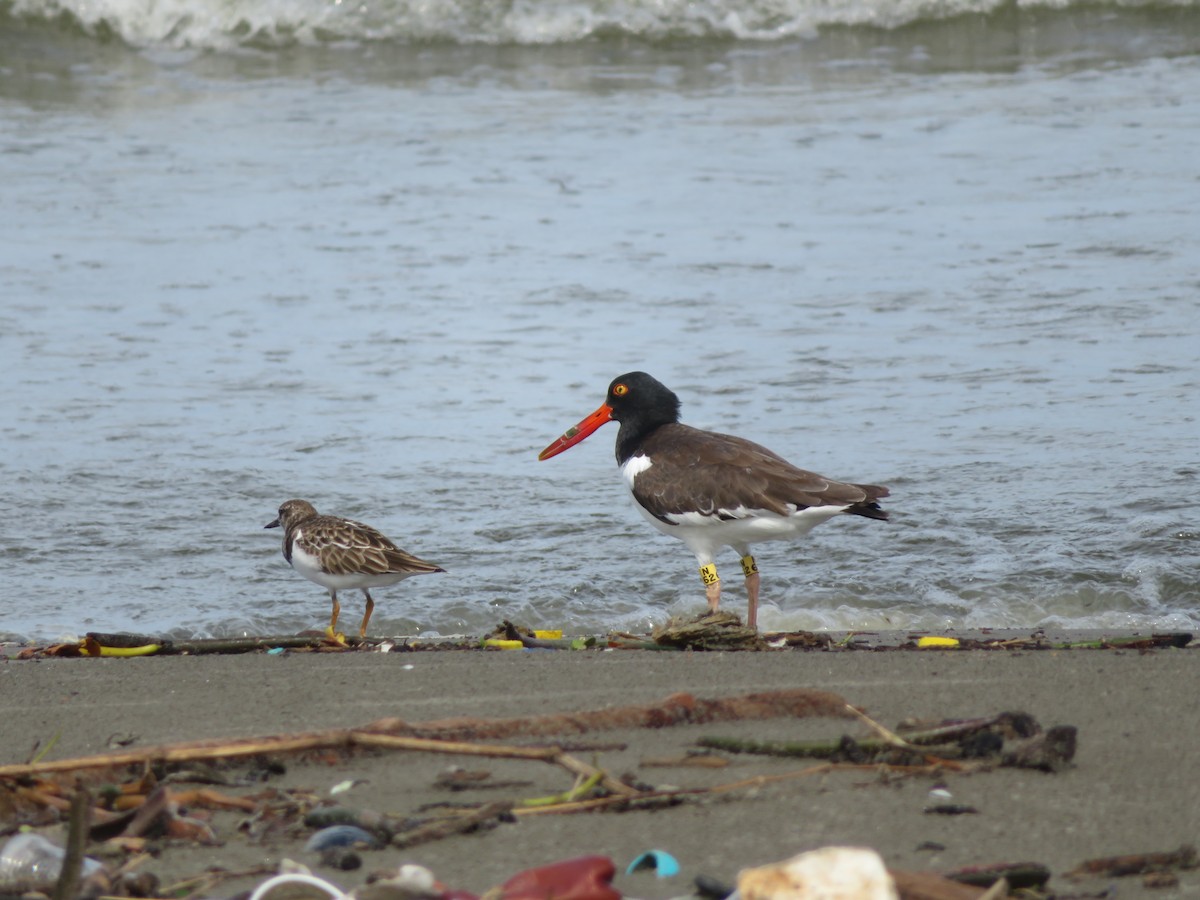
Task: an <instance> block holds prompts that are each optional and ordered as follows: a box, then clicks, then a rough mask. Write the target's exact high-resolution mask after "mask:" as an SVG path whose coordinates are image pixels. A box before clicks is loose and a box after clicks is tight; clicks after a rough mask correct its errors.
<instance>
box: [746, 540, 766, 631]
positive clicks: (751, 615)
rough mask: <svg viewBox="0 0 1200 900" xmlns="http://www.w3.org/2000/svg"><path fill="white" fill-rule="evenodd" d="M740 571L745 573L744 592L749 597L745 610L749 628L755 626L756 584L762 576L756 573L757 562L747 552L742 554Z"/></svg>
mask: <svg viewBox="0 0 1200 900" xmlns="http://www.w3.org/2000/svg"><path fill="white" fill-rule="evenodd" d="M742 571H743V572H744V573H745V574H746V594H747V595H748V596H749V598H750V605H749V607H748V608H747V610H746V625H747V626H748V627H750V628H757V627H758V585H759V582H761V581H762V577H761V576H760V575H759V574H758V563H756V562H755V561H754V557H753V556H751V555H750V554H749V553H746V554H743V556H742Z"/></svg>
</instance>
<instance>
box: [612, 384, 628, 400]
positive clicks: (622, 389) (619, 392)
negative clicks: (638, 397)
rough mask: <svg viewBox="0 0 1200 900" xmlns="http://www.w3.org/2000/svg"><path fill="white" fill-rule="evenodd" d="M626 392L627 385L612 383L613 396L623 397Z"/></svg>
mask: <svg viewBox="0 0 1200 900" xmlns="http://www.w3.org/2000/svg"><path fill="white" fill-rule="evenodd" d="M628 393H629V388H628V387H627V386H625V385H623V384H614V385H613V396H614V397H624V396H625V395H626V394H628Z"/></svg>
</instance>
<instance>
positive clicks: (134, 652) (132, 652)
mask: <svg viewBox="0 0 1200 900" xmlns="http://www.w3.org/2000/svg"><path fill="white" fill-rule="evenodd" d="M161 649H162V644H145V645H144V646H141V647H105V646H103V645H101V646H100V655H101V656H151V655H153V654H155V653H157V652H158V651H159V650H161ZM79 652H80V653H82V654H83V655H84V656H91V655H92V654H91V653H90V651H89V650H88V647H87V645H86V644H85V645H83V646H81V647H80V648H79Z"/></svg>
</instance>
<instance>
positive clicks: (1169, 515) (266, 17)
mask: <svg viewBox="0 0 1200 900" xmlns="http://www.w3.org/2000/svg"><path fill="white" fill-rule="evenodd" d="M1197 160H1200V5H1197V4H1196V3H1193V2H1179V3H1169V4H1168V3H1161V4H1155V3H1144V4H1143V3H1122V4H1115V3H1098V4H1097V3H1088V4H1082V3H1069V2H1053V3H1011V2H1010V3H979V2H964V0H949V2H945V0H939V2H936V3H935V2H918V0H900V2H887V0H832V2H822V3H815V2H811V0H805V2H783V3H780V2H767V0H758V2H730V0H713V2H708V3H694V2H691V3H689V2H683V0H679V2H651V0H629V2H624V3H612V2H607V0H584V2H577V3H569V2H565V0H546V2H541V3H535V2H513V3H507V4H498V3H490V2H484V0H478V2H452V0H441V2H437V0H435V2H431V3H423V4H408V3H401V2H395V0H392V2H378V3H375V2H367V3H354V2H317V0H257V2H245V0H234V2H226V0H189V2H187V3H181V2H177V0H169V2H168V0H164V2H154V3H144V2H133V0H100V2H92V0H89V2H83V0H0V358H2V362H0V442H2V446H3V453H2V454H0V478H2V483H3V485H4V490H3V491H2V492H0V557H2V559H3V561H4V578H3V579H2V580H0V639H8V640H47V639H57V638H59V637H63V636H68V635H74V634H79V633H81V632H83V631H88V630H99V631H115V630H138V631H149V632H166V633H169V634H173V635H176V636H206V635H236V634H243V633H253V634H262V633H271V634H276V633H285V632H289V631H294V630H298V629H302V628H308V627H322V626H323V625H324V624H325V623H326V621H327V617H328V609H329V604H328V598H327V596H326V595H325V593H324V591H323V590H322V589H321V588H319V587H318V586H316V585H314V584H311V583H310V582H307V581H305V580H304V579H302V578H301V577H300V576H299V575H297V574H296V573H294V572H292V571H291V570H290V569H289V568H288V567H287V566H286V563H285V562H284V561H283V559H282V557H281V555H280V552H279V550H280V548H279V543H278V541H279V533H278V532H277V531H264V530H263V528H262V526H263V525H264V524H266V523H267V522H268V521H270V520H271V519H272V518H273V517H274V515H275V510H276V508H277V507H278V505H279V503H280V502H282V501H283V500H286V499H289V498H291V497H303V498H306V499H308V500H310V501H312V502H313V503H314V504H315V505H316V506H317V507H318V509H320V510H321V511H323V512H330V513H336V514H341V515H347V516H352V517H355V518H359V519H361V520H363V521H367V522H370V523H372V524H374V525H376V526H377V527H379V528H380V529H381V530H383V531H384V532H386V533H388V534H389V535H391V536H392V537H393V538H394V539H395V540H396V541H397V542H398V543H400V544H401V546H404V547H405V548H407V549H408V550H410V551H412V552H414V553H416V554H418V555H419V556H422V557H424V558H426V559H430V560H432V561H435V562H437V563H439V564H441V565H442V566H444V567H445V568H446V569H447V570H448V571H447V574H445V575H435V576H422V577H420V578H414V579H410V580H408V581H406V582H405V583H403V584H401V585H397V586H394V587H392V588H383V589H380V590H378V591H376V592H375V597H376V601H377V609H376V614H375V618H374V619H373V626H372V632H373V633H377V634H419V633H426V634H462V633H466V634H478V633H481V632H483V631H485V630H488V629H490V628H491V626H493V625H494V624H496V623H497V622H499V621H500V620H501V619H504V618H508V619H512V620H515V621H519V622H521V623H524V624H529V625H533V626H537V627H563V628H565V629H567V630H568V631H570V632H572V633H575V632H585V633H591V632H604V631H607V630H610V629H628V630H635V631H640V630H645V629H647V628H649V627H650V626H651V625H653V624H655V623H658V622H662V621H664V620H665V619H666V617H667V616H668V615H671V614H675V613H690V612H693V611H696V610H698V609H699V608H701V607H702V605H703V589H702V587H701V585H700V583H699V579H698V576H697V573H696V571H695V563H694V560H693V558H692V556H691V554H690V553H689V552H688V551H687V550H686V549H685V548H684V547H683V546H682V544H679V543H678V542H675V541H672V540H670V539H669V538H666V537H664V536H662V535H660V534H658V533H657V532H655V531H654V530H653V529H650V528H649V527H647V526H646V524H645V523H644V522H643V521H642V519H641V516H640V515H639V514H638V513H637V511H636V510H634V509H633V507H632V504H631V502H630V500H629V499H628V496H627V494H626V491H625V488H624V486H623V484H622V483H621V480H620V477H619V475H618V472H617V470H616V467H615V462H614V459H613V455H612V441H613V439H614V438H615V431H616V426H609V427H608V428H606V429H603V430H601V431H600V432H598V433H597V434H596V435H594V436H593V437H592V438H590V439H589V440H588V441H586V442H585V443H583V444H581V445H580V446H579V447H577V448H575V449H573V450H571V451H570V452H568V453H567V454H564V455H562V456H560V457H556V458H555V459H553V460H549V461H547V462H544V463H539V462H537V459H536V456H537V453H538V451H539V450H540V449H541V448H542V447H544V446H545V445H546V444H547V443H549V442H550V441H551V440H553V439H554V438H556V437H557V436H558V435H559V434H560V433H561V432H562V431H563V430H564V429H565V428H566V427H567V426H569V425H572V424H574V423H575V422H576V421H578V420H579V419H580V418H582V417H583V416H584V415H585V414H586V413H589V412H591V411H592V410H593V409H594V408H595V407H596V406H597V405H599V403H600V402H601V400H602V399H603V396H604V391H605V388H606V386H607V384H608V382H609V380H610V379H611V378H612V377H614V376H615V375H618V374H620V373H623V372H626V371H629V370H631V369H644V370H646V371H648V372H650V373H652V374H654V375H655V376H656V377H658V378H659V379H660V380H662V381H663V382H664V383H666V384H668V385H669V386H671V387H672V388H673V389H675V390H676V392H677V393H678V394H679V395H680V397H681V399H682V401H683V404H684V407H683V412H684V420H685V421H687V422H689V423H691V424H694V425H697V426H700V427H708V428H714V429H717V430H721V431H726V432H733V433H737V434H741V435H744V436H746V437H748V438H751V439H753V440H756V441H758V442H760V443H763V444H765V445H767V446H769V447H771V448H772V449H774V450H776V451H777V452H779V453H781V454H782V455H784V456H786V457H787V458H789V459H790V460H792V461H793V462H795V463H796V464H798V465H801V466H804V467H806V468H810V469H814V470H817V471H820V472H822V473H824V474H827V475H830V476H833V477H837V478H843V479H846V480H857V481H870V482H874V483H882V484H887V485H889V486H890V487H891V488H892V496H891V497H890V498H889V500H888V503H887V507H888V509H889V510H890V511H891V512H892V516H893V520H892V521H891V522H890V523H886V524H885V523H879V522H869V521H865V520H857V519H854V520H852V519H850V518H845V519H839V520H835V521H833V522H830V523H828V524H826V525H823V526H822V527H820V528H818V529H817V530H815V531H814V532H813V533H812V534H811V535H810V536H809V537H808V539H807V540H805V541H803V542H799V543H795V544H784V543H772V544H762V545H759V546H758V547H757V548H756V555H757V557H758V561H759V565H760V568H761V569H762V572H763V609H762V612H761V614H760V624H761V625H762V626H763V627H765V628H771V629H773V628H807V629H823V628H828V629H863V630H873V629H942V628H948V627H967V628H980V627H993V626H994V627H1004V628H1029V629H1034V628H1038V627H1056V628H1064V627H1080V628H1101V629H1112V630H1127V629H1143V630H1144V629H1158V630H1163V629H1192V628H1195V627H1197V626H1198V625H1200V499H1198V498H1200V440H1198V439H1200V425H1198V423H1197V412H1198V406H1200V367H1198V362H1200V359H1198V357H1200V212H1198V211H1200V168H1198V166H1197ZM719 564H720V566H721V570H722V572H723V573H724V575H725V578H726V585H725V591H726V594H725V596H726V600H727V603H728V605H729V606H730V608H731V609H733V610H735V611H739V612H741V611H743V610H744V602H743V599H742V590H741V585H740V584H739V583H738V582H740V580H741V579H740V578H737V577H734V576H736V573H737V562H736V559H735V556H734V554H733V553H732V551H729V553H728V554H727V556H726V557H724V558H722V559H721V560H719ZM342 599H343V609H344V612H343V624H344V625H346V627H347V628H353V627H355V626H356V625H357V622H358V619H359V616H360V615H361V608H362V607H361V599H360V597H359V596H358V595H357V594H354V593H347V594H345V595H344V596H343V598H342Z"/></svg>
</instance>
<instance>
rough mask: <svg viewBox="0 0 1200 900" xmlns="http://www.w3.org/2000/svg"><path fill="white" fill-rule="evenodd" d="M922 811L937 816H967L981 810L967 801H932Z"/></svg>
mask: <svg viewBox="0 0 1200 900" xmlns="http://www.w3.org/2000/svg"><path fill="white" fill-rule="evenodd" d="M921 812H923V813H925V814H926V815H937V816H966V815H974V814H977V813H978V812H979V810H977V809H976V808H975V807H973V806H968V805H966V804H965V803H931V804H930V805H928V806H926V807H925V808H924V809H923V810H921Z"/></svg>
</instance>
